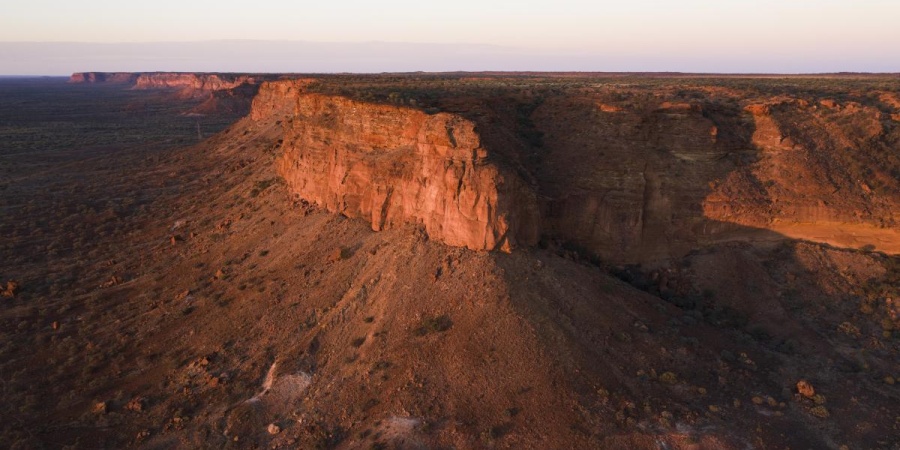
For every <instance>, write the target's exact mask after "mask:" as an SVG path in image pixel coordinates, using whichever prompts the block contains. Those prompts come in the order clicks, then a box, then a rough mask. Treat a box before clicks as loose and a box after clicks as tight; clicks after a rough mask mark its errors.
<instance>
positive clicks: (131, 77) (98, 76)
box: [69, 72, 139, 84]
mask: <svg viewBox="0 0 900 450" xmlns="http://www.w3.org/2000/svg"><path fill="white" fill-rule="evenodd" d="M138 75H139V74H137V73H131V72H75V73H73V74H72V75H71V76H70V77H69V83H108V84H134V82H135V81H136V80H137V78H138Z"/></svg>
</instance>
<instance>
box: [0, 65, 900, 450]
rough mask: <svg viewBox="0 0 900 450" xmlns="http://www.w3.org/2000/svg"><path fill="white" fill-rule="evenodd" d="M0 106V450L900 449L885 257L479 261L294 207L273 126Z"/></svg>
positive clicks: (80, 90) (793, 245)
mask: <svg viewBox="0 0 900 450" xmlns="http://www.w3.org/2000/svg"><path fill="white" fill-rule="evenodd" d="M0 90H2V94H0V103H2V104H0V139H2V144H0V211H2V216H0V236H2V241H0V281H3V282H6V281H7V280H14V281H15V282H16V283H15V284H16V286H7V288H8V289H7V291H9V294H10V295H9V296H7V297H3V298H0V323H2V326H0V393H2V400H3V401H2V402H0V447H5V448H21V449H27V448H130V447H133V448H148V449H163V448H303V449H307V448H337V449H356V448H367V449H368V448H404V449H405V448H413V449H415V448H460V449H465V448H534V449H546V448H648V449H649V448H686V449H687V448H692V449H696V448H710V449H712V448H716V449H718V448H845V447H846V448H854V449H855V448H859V449H863V448H883V449H890V448H900V438H898V436H900V406H898V405H900V401H898V400H900V392H898V384H897V383H898V380H897V378H900V358H898V350H900V340H898V331H897V330H896V329H895V326H896V323H897V312H898V309H897V305H896V302H897V301H898V298H900V293H898V286H900V261H898V259H897V258H896V257H889V256H885V255H883V254H880V253H877V252H868V251H859V250H844V249H838V248H832V247H829V246H826V245H821V244H815V243H808V242H802V241H793V240H782V241H778V242H773V243H771V244H769V245H765V246H763V245H751V244H748V243H742V242H730V243H720V244H715V245H710V246H707V247H703V248H700V249H697V250H696V251H694V252H692V253H690V254H689V255H688V256H687V257H685V258H684V259H682V260H679V261H674V262H672V264H671V265H669V266H668V267H665V268H661V269H655V270H649V269H641V268H639V267H634V266H614V265H607V264H603V263H602V262H598V261H593V260H589V259H587V258H583V257H581V256H579V255H578V254H577V253H575V252H573V251H571V250H566V249H563V248H556V247H554V246H549V247H548V248H543V249H522V250H518V251H515V252H513V253H512V254H501V253H486V252H473V251H469V250H465V249H460V248H453V247H447V246H445V245H442V244H440V243H437V242H433V241H430V240H429V239H428V238H427V236H426V235H425V234H424V233H423V232H422V231H421V230H419V229H417V228H416V227H415V226H414V225H409V226H408V227H406V228H401V229H394V230H388V231H384V232H379V233H375V232H372V231H371V230H370V229H369V228H368V227H367V226H366V225H365V224H364V223H362V222H359V221H355V220H349V219H345V218H343V217H341V216H339V215H334V214H329V213H326V212H323V211H320V210H317V209H316V208H314V207H312V206H310V205H308V204H306V203H304V202H303V201H301V200H299V199H296V198H294V197H292V196H291V195H290V194H289V193H288V192H287V190H286V189H285V187H284V185H283V183H282V182H281V181H280V180H279V178H278V177H277V176H276V174H275V172H274V159H275V157H276V155H277V154H278V151H279V141H278V139H279V134H278V130H279V127H278V126H277V124H275V123H255V122H250V121H248V120H246V119H245V120H240V121H236V122H235V123H234V124H232V125H227V124H228V123H229V122H231V121H235V120H237V118H236V117H235V116H229V115H225V116H214V115H213V116H205V117H204V118H203V119H200V120H201V122H200V124H201V129H205V130H206V131H205V137H209V135H210V134H211V133H212V132H213V131H218V130H220V129H223V131H222V132H221V133H219V134H216V135H215V136H212V137H209V138H208V139H206V140H204V141H203V142H199V143H198V142H197V136H196V123H197V120H198V119H196V118H186V117H182V116H179V112H182V111H187V110H190V108H192V107H194V106H196V105H195V104H193V103H190V102H189V101H186V100H184V101H175V100H173V99H171V98H167V97H165V96H159V95H157V94H154V93H148V92H133V91H125V90H123V89H122V88H121V87H119V88H112V87H110V88H98V87H91V88H86V87H75V86H70V85H65V84H62V82H60V81H58V80H44V81H35V80H32V81H29V82H27V83H26V82H20V81H16V82H13V81H0ZM226 126H227V127H226Z"/></svg>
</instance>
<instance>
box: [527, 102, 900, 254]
mask: <svg viewBox="0 0 900 450" xmlns="http://www.w3.org/2000/svg"><path fill="white" fill-rule="evenodd" d="M654 94H655V95H654V96H652V97H648V96H646V95H644V94H643V93H632V92H627V91H625V92H614V93H612V94H606V95H584V96H578V97H572V96H559V97H556V98H553V99H550V100H548V101H546V102H544V103H543V104H542V105H541V107H540V108H538V109H537V110H536V111H535V113H534V114H533V115H532V117H531V118H532V120H533V121H534V123H535V124H536V126H537V127H538V128H539V129H540V130H541V131H542V132H543V133H544V134H543V150H544V152H545V153H544V156H543V158H542V160H541V164H540V166H539V167H536V168H535V169H534V170H535V173H537V174H538V179H539V182H540V187H541V193H542V195H543V196H545V197H546V198H548V199H549V201H548V207H547V208H546V215H545V217H544V222H543V223H544V225H545V226H544V232H545V233H548V234H551V235H553V236H556V237H557V238H558V239H560V240H561V241H563V242H569V243H573V244H574V245H576V246H578V247H580V248H583V249H585V250H587V251H589V252H590V253H593V254H597V255H600V256H602V257H603V258H605V259H608V260H613V261H630V262H647V261H655V260H660V259H665V258H670V257H680V256H682V255H684V254H685V253H687V252H689V251H690V250H693V249H695V248H697V247H698V246H702V245H705V244H707V243H712V242H718V241H727V240H735V239H737V240H773V239H783V238H784V237H785V236H787V237H792V238H800V239H806V240H812V241H817V242H827V243H830V244H834V245H838V246H846V247H856V248H859V247H865V246H873V247H875V248H877V249H880V250H883V251H888V252H897V251H900V233H898V232H897V224H898V220H900V216H898V213H897V211H900V195H898V193H900V185H898V181H897V178H896V174H897V173H898V172H897V170H898V168H900V165H898V161H897V155H896V143H897V142H900V139H898V137H900V135H898V128H897V127H896V126H894V125H893V124H892V123H891V120H890V115H888V114H885V113H884V112H883V111H881V110H879V109H877V108H874V107H867V106H863V105H861V104H859V103H855V102H846V103H844V104H841V103H838V102H835V101H831V100H823V101H821V102H816V103H814V102H813V101H812V100H804V99H800V98H787V97H786V98H777V97H771V98H759V97H751V98H746V99H739V98H734V97H737V96H738V95H742V94H743V93H738V94H733V95H734V96H733V97H731V98H728V97H726V98H716V97H715V96H714V95H710V94H707V93H703V94H702V95H700V94H699V93H698V94H697V95H696V97H699V98H697V99H694V100H690V101H684V100H681V101H677V100H676V99H675V98H673V97H674V96H673V95H671V94H670V93H668V92H666V91H664V90H661V91H658V92H655V93H654ZM667 97H668V98H667Z"/></svg>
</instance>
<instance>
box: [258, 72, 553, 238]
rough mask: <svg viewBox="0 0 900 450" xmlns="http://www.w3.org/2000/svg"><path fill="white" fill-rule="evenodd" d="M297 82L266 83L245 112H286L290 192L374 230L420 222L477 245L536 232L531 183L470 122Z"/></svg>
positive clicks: (432, 231) (284, 163)
mask: <svg viewBox="0 0 900 450" xmlns="http://www.w3.org/2000/svg"><path fill="white" fill-rule="evenodd" d="M301 84H302V82H300V83H298V82H277V83H266V84H264V85H263V86H262V87H261V92H260V94H259V96H258V97H257V100H256V101H254V105H253V113H252V114H251V117H252V118H253V120H257V121H260V120H264V119H265V118H269V117H271V114H272V113H273V112H276V115H278V114H277V113H283V114H286V115H288V116H289V117H290V120H287V121H285V122H284V127H285V128H284V139H283V150H284V153H283V155H282V157H281V158H280V159H279V161H278V171H279V173H280V174H281V175H282V176H283V177H284V179H285V180H286V181H287V183H288V185H289V186H290V188H291V189H292V190H293V191H294V192H295V193H296V194H297V195H299V196H300V197H302V198H304V199H306V200H308V201H310V202H313V203H316V204H318V205H320V206H322V207H324V208H327V209H328V210H331V211H334V212H339V213H341V214H344V215H346V216H348V217H361V218H363V219H365V220H366V221H368V222H369V223H370V224H371V226H372V229H374V230H380V229H383V228H388V227H392V226H396V225H398V224H401V223H407V222H417V223H421V224H422V225H423V226H424V228H425V231H426V232H427V234H428V235H429V236H430V237H431V238H433V239H437V240H440V241H442V242H445V243H447V244H449V245H454V246H464V247H468V248H470V249H474V250H493V249H500V250H506V251H508V250H509V249H511V248H513V247H514V246H516V245H532V244H535V243H536V242H537V238H538V226H537V221H538V209H537V204H536V200H535V196H534V194H533V192H532V191H531V190H530V189H528V188H527V187H526V186H525V185H524V184H523V182H522V181H521V180H519V179H518V178H517V177H516V176H515V175H514V174H513V173H511V172H509V171H506V170H504V169H503V168H501V167H499V166H497V165H495V164H493V163H491V161H490V158H489V152H488V149H485V148H484V147H483V146H482V145H481V142H480V139H479V136H478V133H477V132H476V130H475V126H474V124H473V123H472V122H470V121H468V120H466V119H464V118H462V117H459V116H456V115H452V114H434V115H428V114H425V113H424V112H422V111H418V110H414V109H410V108H402V107H395V106H386V105H375V104H368V103H362V102H357V101H353V100H350V99H347V98H342V97H336V96H326V95H318V94H308V93H304V92H303V91H302V88H301Z"/></svg>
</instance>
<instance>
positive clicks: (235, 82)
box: [134, 73, 256, 92]
mask: <svg viewBox="0 0 900 450" xmlns="http://www.w3.org/2000/svg"><path fill="white" fill-rule="evenodd" d="M254 83H256V80H255V79H254V78H253V77H252V76H249V75H219V74H208V73H199V74H197V73H142V74H140V75H138V77H137V79H136V80H135V83H134V88H135V89H165V88H178V89H192V90H196V91H206V92H210V91H220V90H224V89H234V88H236V87H238V86H240V85H242V84H254Z"/></svg>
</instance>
